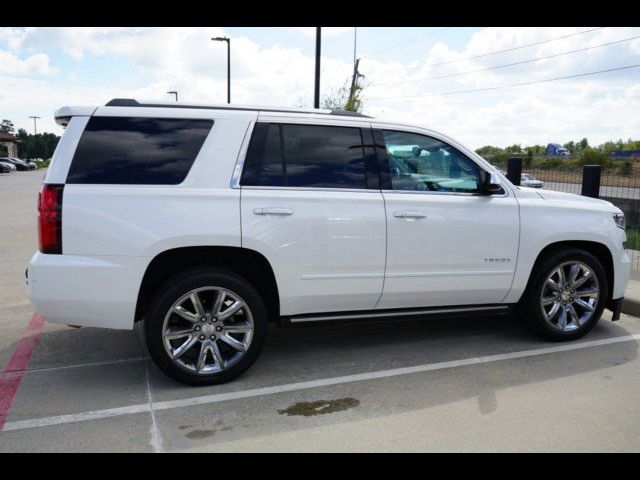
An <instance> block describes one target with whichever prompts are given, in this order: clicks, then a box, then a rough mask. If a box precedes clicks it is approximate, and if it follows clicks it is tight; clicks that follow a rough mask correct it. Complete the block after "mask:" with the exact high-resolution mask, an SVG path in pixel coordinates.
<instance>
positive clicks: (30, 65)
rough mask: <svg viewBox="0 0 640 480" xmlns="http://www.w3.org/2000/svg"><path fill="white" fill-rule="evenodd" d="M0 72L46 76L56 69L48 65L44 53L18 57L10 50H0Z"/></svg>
mask: <svg viewBox="0 0 640 480" xmlns="http://www.w3.org/2000/svg"><path fill="white" fill-rule="evenodd" d="M0 72H2V73H3V74H5V75H18V76H30V75H37V76H41V75H42V76H47V75H53V74H54V73H56V69H55V68H53V67H51V65H49V57H48V56H47V55H45V54H44V53H36V54H35V55H31V56H30V57H27V58H25V59H20V58H18V57H17V56H16V55H14V54H13V53H11V52H7V51H4V50H0Z"/></svg>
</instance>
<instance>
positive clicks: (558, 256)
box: [516, 248, 609, 342]
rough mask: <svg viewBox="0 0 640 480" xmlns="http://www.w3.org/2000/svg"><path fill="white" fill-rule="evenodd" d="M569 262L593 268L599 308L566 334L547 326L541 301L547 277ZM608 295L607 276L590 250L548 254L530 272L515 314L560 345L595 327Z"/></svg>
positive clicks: (524, 322) (538, 333)
mask: <svg viewBox="0 0 640 480" xmlns="http://www.w3.org/2000/svg"><path fill="white" fill-rule="evenodd" d="M570 261H579V262H582V263H584V264H586V265H587V266H588V267H589V268H591V270H592V271H593V272H594V273H595V275H596V278H597V280H598V286H599V290H600V292H599V294H598V303H597V306H596V308H595V311H594V312H593V315H592V316H591V318H589V319H588V320H587V321H586V322H585V323H584V324H582V325H581V326H580V327H579V328H577V329H576V330H572V331H568V332H567V331H561V330H559V329H557V328H554V327H553V326H551V325H549V323H547V321H546V320H545V318H544V315H543V312H542V309H541V306H540V298H541V295H542V289H543V287H544V284H545V282H546V279H547V277H548V276H549V275H550V274H551V273H552V271H553V270H554V269H556V268H557V267H558V266H559V265H561V264H563V263H565V262H570ZM608 292H609V285H608V282H607V275H606V273H605V271H604V268H603V266H602V263H601V262H600V260H598V258H596V257H595V256H594V255H593V254H591V253H589V252H588V251H586V250H582V249H579V248H570V249H565V250H560V251H556V252H553V253H551V254H549V255H547V256H546V257H544V258H542V259H541V260H540V261H538V262H537V263H536V265H535V266H534V271H532V272H531V277H530V279H529V283H528V285H527V289H526V290H525V292H524V294H523V296H522V299H521V300H520V302H519V303H518V305H517V308H516V314H517V316H518V317H519V318H520V319H521V320H522V322H523V324H524V326H525V327H526V328H527V329H528V330H530V331H532V332H533V333H535V334H537V335H539V336H541V337H543V338H545V339H548V340H553V341H558V342H562V341H568V340H575V339H577V338H580V337H582V336H584V335H586V334H587V333H588V332H589V331H590V330H591V329H592V328H593V327H595V326H596V324H597V323H598V321H599V320H600V317H601V316H602V311H603V310H604V306H605V303H606V300H607V298H608V294H609V293H608Z"/></svg>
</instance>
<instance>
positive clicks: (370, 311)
mask: <svg viewBox="0 0 640 480" xmlns="http://www.w3.org/2000/svg"><path fill="white" fill-rule="evenodd" d="M56 122H58V123H59V124H60V125H63V126H65V127H66V128H65V130H64V135H63V137H62V139H61V140H60V142H59V143H58V146H57V148H56V150H55V153H54V156H53V159H52V164H51V165H52V168H49V169H48V170H47V172H46V176H45V179H44V182H43V184H42V187H41V190H40V197H39V206H38V210H39V213H40V214H39V217H38V227H39V251H38V252H36V253H35V254H34V256H33V257H32V259H31V262H30V264H29V266H28V269H27V272H26V277H27V279H26V280H27V285H28V289H29V297H30V299H31V301H32V302H33V303H34V305H35V307H36V309H37V311H38V312H39V313H40V314H41V315H42V316H43V317H44V318H45V319H47V320H48V321H50V322H52V323H62V324H70V325H76V326H90V327H106V328H116V329H132V328H133V326H134V323H135V322H136V321H143V322H144V328H143V330H142V331H143V332H144V337H145V340H146V344H147V347H148V350H149V352H150V355H151V357H152V358H153V360H154V361H155V362H156V364H157V365H158V366H159V368H160V369H161V370H162V371H163V372H165V373H166V374H167V375H169V376H171V377H173V378H175V379H177V380H180V381H182V382H185V383H189V384H195V385H205V384H215V383H220V382H224V381H227V380H230V379H232V378H234V377H236V376H238V375H240V374H241V373H242V372H243V371H245V370H246V369H247V368H249V366H250V365H251V364H252V363H253V362H254V361H255V360H256V359H257V358H258V355H259V354H260V351H261V350H262V347H263V345H264V342H265V339H266V334H267V322H268V321H274V322H278V324H279V325H300V324H302V325H304V324H310V323H314V322H316V323H331V322H334V321H340V320H349V321H354V320H367V319H393V318H399V317H403V316H404V317H416V316H420V317H426V316H434V315H436V316H437V315H451V314H458V315H459V314H464V315H467V314H471V313H479V314H483V315H486V314H497V313H508V312H511V311H516V312H517V315H516V316H515V318H517V319H519V320H521V321H523V322H524V323H525V325H526V326H528V327H529V328H530V329H531V330H533V331H534V332H537V333H538V334H540V335H542V336H543V337H544V338H547V339H551V340H556V341H557V340H573V339H577V338H579V337H581V336H583V335H585V334H586V333H587V332H589V330H591V329H592V328H593V327H594V326H595V325H596V323H597V322H598V321H599V320H600V316H601V315H602V312H603V310H604V309H605V308H607V309H611V310H612V311H613V315H612V316H611V317H610V318H611V319H612V320H617V319H618V318H619V315H620V308H621V304H622V298H623V295H624V291H625V288H626V287H627V281H628V278H629V270H630V260H629V257H628V255H627V253H626V251H625V248H624V242H625V241H626V235H625V223H624V215H623V213H622V211H621V210H620V209H619V208H617V207H615V206H614V205H612V204H611V203H610V202H606V201H604V200H599V199H595V198H590V197H583V196H580V195H572V194H569V193H562V192H552V191H545V190H534V189H532V188H527V187H524V186H521V187H514V186H513V185H512V184H511V183H510V182H509V181H508V180H507V179H506V178H505V177H504V176H503V175H501V174H500V173H499V172H498V171H497V170H496V169H495V168H494V167H492V166H491V165H490V164H489V163H487V162H486V161H485V160H484V159H483V158H482V157H481V156H479V155H478V154H476V153H474V152H473V151H472V150H470V149H468V148H465V147H464V146H463V145H461V144H459V143H457V142H455V141H454V140H452V139H451V138H449V137H448V136H445V135H442V134H439V133H438V132H436V131H433V130H428V129H425V128H421V127H418V126H409V125H404V124H398V123H393V122H384V121H379V120H376V119H373V118H370V117H365V116H363V115H358V114H348V113H346V112H343V111H340V112H335V111H333V112H332V111H329V110H316V109H313V110H312V109H308V110H295V109H287V108H275V109H269V108H256V107H243V106H239V105H232V106H229V105H218V106H210V105H209V106H208V105H190V104H177V105H176V104H175V103H174V102H172V103H170V104H163V103H154V102H138V101H136V100H130V99H115V100H112V101H110V102H109V103H108V104H107V105H105V106H99V107H97V108H96V107H95V106H93V107H64V108H62V109H60V110H58V111H57V112H56ZM114 159H117V161H114ZM541 219H543V220H544V221H541Z"/></svg>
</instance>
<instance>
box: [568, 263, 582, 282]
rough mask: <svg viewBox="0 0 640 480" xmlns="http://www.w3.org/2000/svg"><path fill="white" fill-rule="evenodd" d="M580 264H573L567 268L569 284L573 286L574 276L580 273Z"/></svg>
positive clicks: (576, 276)
mask: <svg viewBox="0 0 640 480" xmlns="http://www.w3.org/2000/svg"><path fill="white" fill-rule="evenodd" d="M580 268H581V267H580V265H578V264H575V263H574V264H573V265H571V268H570V269H569V279H568V282H569V285H571V286H573V285H574V284H575V281H576V278H578V274H579V273H580Z"/></svg>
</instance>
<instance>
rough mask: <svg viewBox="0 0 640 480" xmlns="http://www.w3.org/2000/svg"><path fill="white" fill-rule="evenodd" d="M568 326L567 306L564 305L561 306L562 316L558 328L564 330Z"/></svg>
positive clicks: (559, 318)
mask: <svg viewBox="0 0 640 480" xmlns="http://www.w3.org/2000/svg"><path fill="white" fill-rule="evenodd" d="M566 326H567V308H566V307H564V306H563V307H561V308H560V317H558V328H559V329H560V330H564V329H565V328H566Z"/></svg>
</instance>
